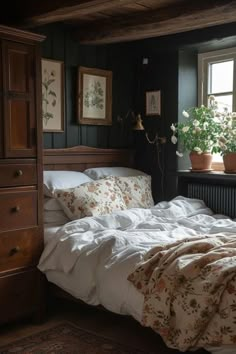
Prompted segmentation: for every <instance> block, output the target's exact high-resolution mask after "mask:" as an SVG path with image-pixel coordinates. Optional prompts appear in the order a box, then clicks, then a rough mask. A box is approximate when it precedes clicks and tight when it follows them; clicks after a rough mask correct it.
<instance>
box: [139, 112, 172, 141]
mask: <svg viewBox="0 0 236 354" xmlns="http://www.w3.org/2000/svg"><path fill="white" fill-rule="evenodd" d="M133 130H143V131H145V128H144V126H143V121H142V118H141V114H138V115H137V117H136V123H135V125H134V127H133ZM145 136H146V139H147V141H148V143H149V144H165V143H166V137H165V136H163V137H159V136H158V132H156V133H155V135H154V137H153V138H152V139H151V138H150V137H149V134H148V132H147V131H145Z"/></svg>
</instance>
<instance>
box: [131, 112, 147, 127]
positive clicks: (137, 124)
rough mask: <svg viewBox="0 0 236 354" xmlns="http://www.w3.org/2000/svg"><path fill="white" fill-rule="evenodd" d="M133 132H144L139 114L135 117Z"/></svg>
mask: <svg viewBox="0 0 236 354" xmlns="http://www.w3.org/2000/svg"><path fill="white" fill-rule="evenodd" d="M133 130H144V126H143V123H142V119H141V115H140V114H138V115H137V118H136V123H135V125H134V127H133Z"/></svg>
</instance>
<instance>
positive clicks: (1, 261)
mask: <svg viewBox="0 0 236 354" xmlns="http://www.w3.org/2000/svg"><path fill="white" fill-rule="evenodd" d="M42 248H43V231H42V229H41V228H38V227H36V228H31V229H27V230H17V231H10V232H5V233H2V234H0V272H3V271H11V270H13V269H17V268H21V267H27V266H32V265H37V264H38V260H39V257H40V255H41V252H42Z"/></svg>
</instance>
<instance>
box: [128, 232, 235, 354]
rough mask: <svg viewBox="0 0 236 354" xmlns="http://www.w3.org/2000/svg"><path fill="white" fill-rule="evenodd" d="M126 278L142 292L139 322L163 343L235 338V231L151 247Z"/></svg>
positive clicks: (190, 344)
mask: <svg viewBox="0 0 236 354" xmlns="http://www.w3.org/2000/svg"><path fill="white" fill-rule="evenodd" d="M128 280H129V281H131V282H132V283H133V284H134V285H135V287H136V288H137V289H138V290H139V291H140V292H141V293H143V294H144V307H143V317H142V323H143V325H144V326H149V327H152V328H153V329H154V330H155V331H156V332H158V333H159V334H160V335H161V336H162V338H163V340H164V341H165V343H166V344H167V345H168V346H169V347H172V348H177V349H179V350H181V351H186V350H188V349H190V348H197V347H206V346H207V345H215V346H217V345H223V344H233V343H236V234H232V233H231V234H224V235H223V234H217V235H208V236H206V235H205V236H199V237H195V238H191V239H190V238H189V239H187V238H186V239H184V241H178V242H176V243H172V244H169V245H167V246H160V247H155V248H154V249H152V250H150V251H149V252H148V253H147V254H146V257H145V259H144V261H143V262H142V263H141V264H139V266H138V267H137V268H136V269H135V270H134V272H132V273H131V274H130V275H129V277H128Z"/></svg>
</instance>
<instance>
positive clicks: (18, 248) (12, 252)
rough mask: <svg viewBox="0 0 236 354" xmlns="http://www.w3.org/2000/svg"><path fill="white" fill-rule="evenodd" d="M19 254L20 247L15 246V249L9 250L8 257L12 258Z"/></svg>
mask: <svg viewBox="0 0 236 354" xmlns="http://www.w3.org/2000/svg"><path fill="white" fill-rule="evenodd" d="M18 252H20V247H19V246H16V247H13V248H12V249H11V250H10V256H13V255H14V254H16V253H18Z"/></svg>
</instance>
